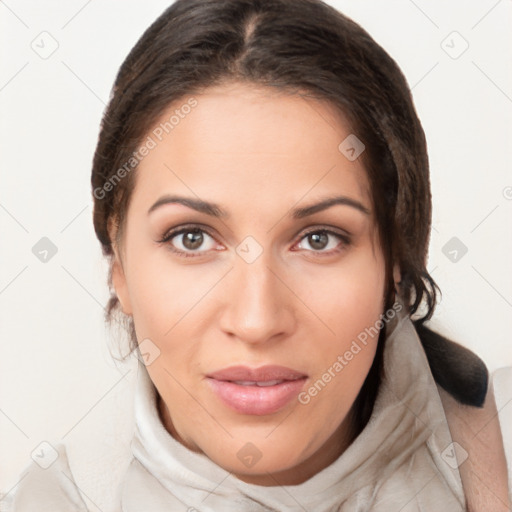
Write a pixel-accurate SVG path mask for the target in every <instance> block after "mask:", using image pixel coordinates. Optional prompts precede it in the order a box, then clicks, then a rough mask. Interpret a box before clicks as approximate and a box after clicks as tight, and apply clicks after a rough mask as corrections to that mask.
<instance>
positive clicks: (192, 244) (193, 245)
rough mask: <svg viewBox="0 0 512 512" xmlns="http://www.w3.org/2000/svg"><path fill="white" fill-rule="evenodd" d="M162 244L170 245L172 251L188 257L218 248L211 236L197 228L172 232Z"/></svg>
mask: <svg viewBox="0 0 512 512" xmlns="http://www.w3.org/2000/svg"><path fill="white" fill-rule="evenodd" d="M160 242H161V243H165V244H169V245H170V246H171V249H172V250H174V251H175V252H177V253H179V254H182V255H185V254H186V255H187V256H199V255H201V254H203V253H206V252H208V251H211V250H212V249H215V248H216V247H217V243H216V241H215V239H214V238H213V237H212V236H211V235H209V234H208V233H206V231H204V230H203V229H201V228H196V227H191V228H181V229H177V230H174V231H171V232H170V233H168V234H166V235H165V236H164V237H163V238H162V240H161V241H160Z"/></svg>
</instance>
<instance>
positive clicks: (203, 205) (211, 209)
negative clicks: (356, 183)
mask: <svg viewBox="0 0 512 512" xmlns="http://www.w3.org/2000/svg"><path fill="white" fill-rule="evenodd" d="M167 204H182V205H183V206H186V207H188V208H191V209H192V210H196V211H198V212H200V213H204V214H206V215H210V216H212V217H216V218H229V214H228V213H227V212H226V211H225V210H223V209H222V208H221V207H220V206H219V205H217V204H215V203H211V202H208V201H204V200H202V199H195V198H192V197H183V196H172V195H165V196H163V197H161V198H160V199H158V201H156V203H155V204H153V206H151V208H150V209H149V210H148V215H149V214H151V213H152V212H154V211H155V210H156V209H158V208H160V207H161V206H163V205H167ZM335 205H344V206H350V207H352V208H355V209H356V210H358V211H360V212H362V213H364V214H365V215H369V214H370V210H369V209H368V208H367V207H366V206H364V205H363V204H362V203H360V202H359V201H357V200H356V199H352V198H351V197H347V196H335V197H328V198H325V199H322V200H321V201H319V202H317V203H315V204H312V205H309V206H305V207H303V208H295V209H293V210H292V211H291V215H292V217H293V218H294V219H303V218H304V217H308V216H310V215H313V214H315V213H318V212H321V211H323V210H327V209H328V208H331V207H332V206H335Z"/></svg>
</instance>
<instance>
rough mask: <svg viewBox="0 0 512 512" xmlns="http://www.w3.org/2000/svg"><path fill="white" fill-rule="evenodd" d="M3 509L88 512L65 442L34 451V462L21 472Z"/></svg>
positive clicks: (37, 511)
mask: <svg viewBox="0 0 512 512" xmlns="http://www.w3.org/2000/svg"><path fill="white" fill-rule="evenodd" d="M7 503H9V502H8V501H6V504H7ZM2 510H3V509H2ZM6 510H7V511H8V512H40V511H42V510H52V511H60V510H62V511H64V510H73V511H76V512H87V506H86V504H85V502H84V500H83V498H82V496H81V493H80V491H79V489H78V487H77V485H76V483H75V480H74V478H73V475H72V474H71V470H70V467H69V461H68V456H67V452H66V447H65V445H64V444H62V443H60V444H55V445H51V444H49V443H46V444H43V445H41V447H40V451H39V452H37V453H35V454H34V461H33V462H32V463H31V464H30V465H29V466H28V467H27V468H26V469H25V470H24V471H23V473H22V474H21V475H20V481H19V484H18V486H17V488H16V490H15V491H14V498H12V499H11V500H10V505H9V508H6Z"/></svg>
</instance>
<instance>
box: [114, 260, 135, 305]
mask: <svg viewBox="0 0 512 512" xmlns="http://www.w3.org/2000/svg"><path fill="white" fill-rule="evenodd" d="M112 285H113V287H114V290H115V292H116V295H117V298H118V300H119V303H120V304H121V309H122V311H123V313H124V314H125V315H132V306H131V302H130V295H129V293H128V285H127V283H126V276H125V273H124V269H123V265H122V263H121V259H120V258H119V255H118V253H117V250H114V258H113V262H112Z"/></svg>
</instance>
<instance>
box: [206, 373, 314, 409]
mask: <svg viewBox="0 0 512 512" xmlns="http://www.w3.org/2000/svg"><path fill="white" fill-rule="evenodd" d="M307 377H308V376H307V375H306V374H304V373H302V372H298V371H296V370H292V369H290V368H286V367H284V366H262V367H260V368H255V369H253V368H248V367H245V366H234V367H230V368H226V369H224V370H220V371H217V372H214V373H212V374H209V375H207V381H208V383H209V385H210V388H211V390H212V391H213V393H214V394H215V395H216V396H217V398H219V399H220V400H221V402H222V403H223V404H224V405H226V406H228V407H229V408H231V409H233V410H235V411H236V412H238V413H240V414H249V415H256V416H263V415H267V414H272V413H275V412H278V411H279V410H281V409H283V408H284V407H285V406H286V405H288V404H289V403H290V402H291V401H292V400H293V399H294V398H296V397H297V395H298V394H299V393H300V391H301V389H302V388H303V387H304V384H305V382H306V380H307Z"/></svg>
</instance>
